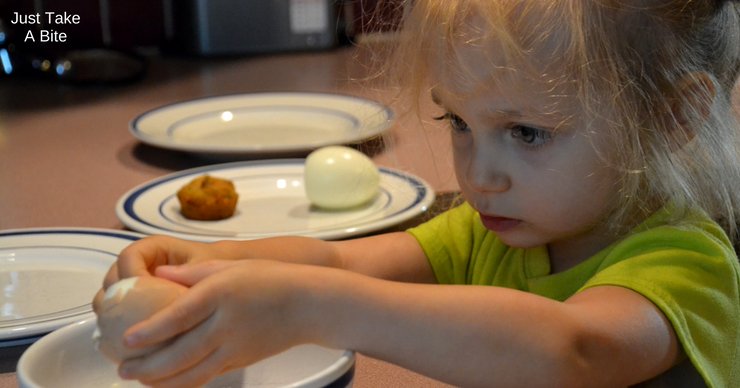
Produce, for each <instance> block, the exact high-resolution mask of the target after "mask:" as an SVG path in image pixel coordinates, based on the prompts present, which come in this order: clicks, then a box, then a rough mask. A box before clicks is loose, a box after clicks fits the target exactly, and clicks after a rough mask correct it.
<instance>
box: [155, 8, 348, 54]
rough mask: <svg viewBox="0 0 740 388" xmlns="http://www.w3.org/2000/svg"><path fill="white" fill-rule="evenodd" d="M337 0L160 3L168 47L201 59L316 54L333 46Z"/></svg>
mask: <svg viewBox="0 0 740 388" xmlns="http://www.w3.org/2000/svg"><path fill="white" fill-rule="evenodd" d="M340 3H342V1H339V0H165V7H166V9H165V15H166V16H165V18H166V20H165V26H166V27H165V28H166V33H167V35H168V37H169V39H170V41H171V43H172V47H173V48H174V49H175V50H177V51H181V52H186V53H191V54H196V55H202V56H215V55H236V54H254V53H267V52H277V51H298V50H320V49H327V48H330V47H333V46H335V45H336V44H337V42H338V41H339V39H338V35H339V34H340V33H341V32H340V30H341V29H342V25H343V23H342V22H341V21H340V12H339V10H340V8H341V7H340V5H339V4H340Z"/></svg>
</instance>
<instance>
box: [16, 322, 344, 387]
mask: <svg viewBox="0 0 740 388" xmlns="http://www.w3.org/2000/svg"><path fill="white" fill-rule="evenodd" d="M94 330H95V319H88V320H85V321H82V322H77V323H74V324H71V325H68V326H65V327H63V328H61V329H59V330H56V331H54V332H53V333H51V334H49V335H47V336H45V337H44V338H42V339H40V340H39V341H38V342H36V343H35V344H33V345H31V347H29V348H28V349H27V350H26V351H25V352H24V353H23V355H21V358H20V360H19V361H18V368H17V373H18V383H19V385H20V387H21V388H56V387H60V388H67V387H76V388H99V387H137V388H138V387H142V386H141V385H140V384H138V383H137V382H135V381H126V380H121V379H120V378H119V377H118V374H117V373H116V366H115V365H113V363H111V362H108V360H107V359H106V358H104V357H102V356H101V355H100V353H98V351H97V350H95V346H94V344H93V341H92V338H91V337H92V333H93V331H94ZM354 365H355V355H354V353H353V352H351V351H347V350H339V349H329V348H324V347H321V346H316V345H301V346H296V347H294V348H291V349H289V350H287V351H285V352H282V353H280V354H277V355H275V356H273V357H270V358H267V359H265V360H262V361H260V362H258V363H256V364H253V365H250V366H249V367H247V368H243V369H237V370H234V371H232V372H229V373H227V374H224V375H222V376H219V377H217V378H216V379H214V380H212V381H211V382H209V383H208V384H207V385H206V386H205V387H206V388H216V387H219V388H221V387H230V388H234V387H265V388H266V387H272V388H275V387H292V388H319V387H337V388H339V387H350V386H352V381H353V379H354V370H355V369H354Z"/></svg>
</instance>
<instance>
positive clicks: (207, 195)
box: [177, 175, 239, 221]
mask: <svg viewBox="0 0 740 388" xmlns="http://www.w3.org/2000/svg"><path fill="white" fill-rule="evenodd" d="M177 199H178V200H179V201H180V212H181V213H182V215H183V216H185V217H186V218H189V219H191V220H199V221H213V220H222V219H225V218H229V217H231V216H232V215H234V211H235V209H236V202H237V200H238V199H239V195H238V194H237V193H236V190H235V189H234V183H233V182H231V181H230V180H227V179H221V178H216V177H212V176H210V175H202V176H199V177H197V178H195V179H193V180H192V181H190V183H188V184H187V185H185V186H183V187H182V188H181V189H180V190H179V191H178V192H177Z"/></svg>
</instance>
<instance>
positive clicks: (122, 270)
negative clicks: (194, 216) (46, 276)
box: [93, 236, 223, 311]
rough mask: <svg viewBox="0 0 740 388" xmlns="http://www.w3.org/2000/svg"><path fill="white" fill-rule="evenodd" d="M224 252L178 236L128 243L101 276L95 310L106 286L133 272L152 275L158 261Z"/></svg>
mask: <svg viewBox="0 0 740 388" xmlns="http://www.w3.org/2000/svg"><path fill="white" fill-rule="evenodd" d="M221 256H223V253H222V252H220V251H219V250H218V248H217V247H216V245H214V244H205V243H199V242H192V241H185V240H179V239H176V238H172V237H167V236H152V237H146V238H143V239H141V240H138V241H136V242H134V243H132V244H131V245H129V246H127V247H126V248H125V249H124V250H123V251H121V253H120V254H119V255H118V260H116V262H115V263H114V264H113V265H112V266H111V268H110V269H109V270H108V273H107V274H106V275H105V278H104V280H103V288H102V289H101V290H100V291H98V293H97V294H96V295H95V298H94V300H93V309H94V310H95V311H98V310H99V308H100V304H101V302H102V300H103V296H104V294H105V290H106V289H108V287H110V285H111V284H113V283H115V282H117V281H119V280H121V279H124V278H128V277H133V276H151V275H152V274H153V273H154V271H155V270H156V268H157V267H159V266H161V265H180V264H185V263H191V262H193V263H194V262H200V261H205V260H210V259H214V258H219V257H221Z"/></svg>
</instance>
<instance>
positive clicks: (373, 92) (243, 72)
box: [0, 45, 457, 388]
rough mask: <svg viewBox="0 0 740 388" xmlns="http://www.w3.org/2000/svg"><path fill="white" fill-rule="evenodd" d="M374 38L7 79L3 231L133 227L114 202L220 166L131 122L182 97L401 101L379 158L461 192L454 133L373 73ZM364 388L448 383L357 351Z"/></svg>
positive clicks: (15, 351)
mask: <svg viewBox="0 0 740 388" xmlns="http://www.w3.org/2000/svg"><path fill="white" fill-rule="evenodd" d="M368 58H369V54H368V51H367V50H366V47H365V46H363V45H358V46H355V47H344V48H338V49H334V50H330V51H323V52H304V53H289V54H279V55H269V56H253V57H242V58H219V59H204V58H175V57H166V56H156V57H152V58H149V64H148V70H147V73H146V75H145V76H144V78H143V79H141V80H139V81H138V82H135V83H131V84H125V85H115V86H110V85H108V86H102V85H85V86H79V85H68V84H61V83H57V82H54V81H49V80H38V79H12V78H6V79H0V83H2V84H3V86H2V88H1V89H0V182H2V184H0V214H1V216H0V229H14V228H29V227H58V226H63V227H96V228H111V229H123V228H124V227H123V225H122V224H121V222H120V221H119V220H118V219H117V217H116V215H115V212H114V206H115V204H116V202H117V201H118V199H119V198H120V197H121V196H122V195H123V194H124V193H125V192H126V191H128V190H129V189H131V188H132V187H134V186H137V185H139V184H142V183H144V182H147V181H149V180H151V179H154V178H156V177H159V176H162V175H165V174H168V173H171V172H173V171H177V170H182V169H185V168H190V167H196V166H201V165H206V164H212V163H214V162H221V160H219V161H214V160H209V159H207V158H203V157H199V156H197V155H190V154H186V153H181V152H176V151H170V150H165V149H158V148H155V147H152V146H148V145H144V144H142V143H140V142H139V141H137V140H136V139H135V138H134V137H133V136H132V135H131V134H130V133H129V130H128V125H129V122H130V120H131V119H132V118H134V117H135V116H137V115H139V114H141V113H142V112H145V111H148V110H151V109H154V108H157V107H159V106H162V105H166V104H171V103H173V102H178V101H184V100H190V99H193V98H200V97H206V96H215V95H222V94H233V93H245V92H264V91H310V92H335V93H341V94H346V95H354V96H360V97H365V98H370V99H374V100H377V101H380V102H382V103H385V104H388V105H389V106H391V107H392V108H393V109H394V111H395V113H396V118H395V122H394V125H393V126H392V127H391V129H390V130H389V132H388V135H387V136H386V138H385V140H386V141H385V142H384V143H383V144H381V145H380V147H378V145H375V148H376V151H375V152H374V153H373V159H374V161H375V162H376V163H377V164H378V165H381V166H389V167H393V168H398V169H402V170H405V171H408V172H410V173H413V174H415V175H417V176H419V177H421V178H423V179H425V180H427V181H428V182H429V183H430V184H431V186H432V187H434V189H435V190H437V191H438V192H449V191H455V190H457V183H456V182H455V179H454V176H453V173H452V170H451V168H450V166H451V158H450V155H449V144H448V138H447V136H445V135H444V133H445V132H444V131H440V130H439V128H437V130H436V131H435V128H434V124H431V123H430V125H429V127H428V126H427V125H425V124H423V123H422V122H421V121H419V119H418V117H417V116H416V115H414V114H406V113H404V112H405V111H406V108H404V107H403V106H401V105H400V104H398V103H395V102H394V93H393V91H392V89H389V88H385V87H383V85H382V82H378V81H369V82H368V81H367V80H365V81H366V82H359V80H362V79H365V78H367V75H368V72H367V68H366V64H367V59H368ZM23 350H24V347H15V348H0V388H4V387H13V386H16V384H17V383H16V378H15V363H16V362H17V359H18V357H19V356H20V354H21V353H22V351H23ZM355 386H356V387H380V386H382V387H394V386H398V387H401V386H402V387H413V386H424V387H431V386H444V384H441V383H439V382H437V381H434V380H430V379H428V378H426V377H423V376H420V375H418V374H415V373H413V372H410V371H408V370H405V369H403V368H400V367H397V366H395V365H391V364H388V363H385V362H382V361H379V360H376V359H372V358H369V357H365V356H362V355H359V356H358V364H357V369H356V381H355Z"/></svg>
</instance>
